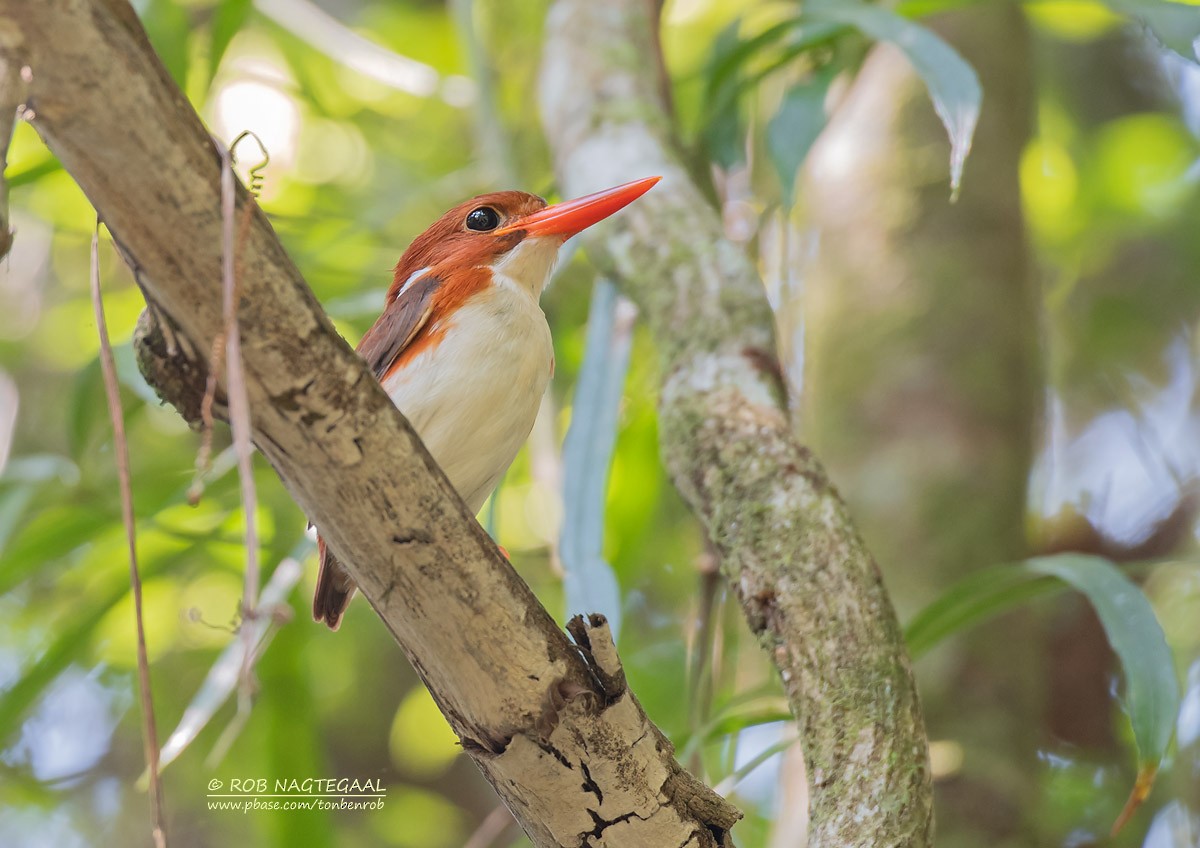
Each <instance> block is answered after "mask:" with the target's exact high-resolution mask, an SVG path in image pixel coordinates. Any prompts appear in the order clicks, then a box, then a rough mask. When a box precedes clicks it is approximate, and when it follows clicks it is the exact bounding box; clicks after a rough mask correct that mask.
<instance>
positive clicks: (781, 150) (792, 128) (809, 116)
mask: <svg viewBox="0 0 1200 848" xmlns="http://www.w3.org/2000/svg"><path fill="white" fill-rule="evenodd" d="M830 79H831V75H830V74H827V73H818V74H814V75H813V76H811V77H810V78H808V79H806V80H804V81H803V82H801V83H799V84H797V85H794V86H792V87H791V88H790V89H788V91H787V93H786V94H785V95H784V96H783V102H782V103H780V104H779V111H778V112H776V113H775V115H774V116H773V117H772V118H771V120H770V122H769V123H768V124H767V135H766V141H767V152H768V154H769V155H770V158H771V164H772V165H773V166H774V167H775V173H776V174H777V175H778V177H779V183H780V185H781V186H782V188H783V201H784V206H785V207H791V205H792V203H793V201H794V200H795V195H796V172H797V171H798V170H799V169H800V165H801V164H802V163H803V162H804V157H805V156H807V155H808V151H809V149H810V148H811V147H812V146H813V142H815V141H816V140H817V136H818V135H820V134H821V130H822V129H824V127H825V94H826V93H827V92H828V91H829V81H830Z"/></svg>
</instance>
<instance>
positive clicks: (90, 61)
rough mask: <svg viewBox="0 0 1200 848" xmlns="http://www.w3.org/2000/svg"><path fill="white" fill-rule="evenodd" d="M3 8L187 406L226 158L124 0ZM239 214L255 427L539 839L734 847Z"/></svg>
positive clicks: (635, 709)
mask: <svg viewBox="0 0 1200 848" xmlns="http://www.w3.org/2000/svg"><path fill="white" fill-rule="evenodd" d="M0 19H2V20H3V21H4V26H3V27H2V28H0V58H2V59H3V60H4V61H5V62H6V63H7V67H9V68H23V67H27V68H28V69H29V80H28V87H27V89H26V97H27V101H26V103H27V106H28V112H27V117H30V119H31V120H32V121H33V123H34V126H35V127H36V128H37V130H38V131H39V132H40V133H41V134H42V137H43V138H44V139H45V140H46V142H47V144H48V145H49V146H50V148H51V149H52V150H53V151H54V152H55V153H56V154H57V155H58V157H59V159H60V161H61V162H62V163H63V166H64V167H65V168H66V169H67V170H68V172H70V173H71V175H72V176H73V177H74V178H75V179H76V181H77V182H78V183H79V184H80V186H81V187H82V188H83V190H84V191H85V192H86V193H87V195H88V197H89V198H90V199H91V201H92V203H93V204H94V205H95V207H96V209H97V210H99V212H100V214H101V216H102V217H103V219H104V221H105V223H106V224H107V226H108V228H109V230H110V232H111V233H112V234H113V237H114V238H115V239H116V240H117V242H118V243H119V245H120V246H121V249H122V251H123V253H124V255H125V257H126V259H127V260H128V261H129V263H130V264H131V267H133V269H134V272H135V274H136V277H137V280H138V283H139V284H140V285H141V286H142V288H143V290H144V292H145V293H146V295H147V297H148V299H149V300H150V301H151V302H152V305H153V307H154V308H155V310H157V311H159V312H161V313H162V314H163V315H164V316H166V320H164V321H160V322H158V326H157V331H156V332H157V333H160V334H162V333H165V335H156V334H155V331H154V328H152V327H148V328H146V329H149V330H151V331H152V332H151V338H150V339H148V340H147V341H148V342H149V343H147V344H143V345H142V346H141V350H140V351H139V353H140V356H141V358H142V360H143V363H144V364H146V365H147V366H151V367H148V368H147V371H148V374H149V376H150V378H151V379H152V380H154V381H155V382H156V384H157V385H158V387H159V388H160V389H161V390H162V391H163V392H164V394H165V395H166V396H167V397H169V398H170V399H171V400H172V402H175V403H177V404H179V406H180V408H181V409H183V410H185V411H187V410H195V409H197V408H198V397H199V395H198V394H197V392H198V391H200V390H201V386H202V384H203V375H204V373H205V370H206V367H207V366H206V363H205V361H204V357H205V356H206V355H207V351H208V350H209V349H210V346H211V343H212V339H213V338H214V337H215V336H216V335H217V334H218V333H219V332H220V330H221V328H222V316H221V257H222V254H221V244H222V242H221V237H220V226H221V212H220V188H219V178H220V157H219V156H218V155H217V152H216V150H215V149H214V147H213V144H212V142H211V140H210V138H209V136H208V134H207V133H206V132H205V129H204V127H203V126H202V124H201V123H200V120H199V118H198V117H197V116H196V114H195V112H194V111H193V110H192V108H191V106H190V105H188V102H187V100H186V99H185V98H184V97H183V95H182V94H181V93H180V92H179V90H178V89H177V88H176V87H175V85H174V84H173V83H172V82H171V81H170V79H169V77H168V75H167V73H166V71H165V70H164V69H163V67H162V65H161V63H160V62H159V61H158V59H157V57H156V56H155V55H154V53H153V51H152V49H151V48H150V46H149V44H148V42H147V41H146V38H145V34H144V33H143V32H142V29H141V26H140V25H139V23H138V20H137V17H136V16H135V15H134V13H133V10H132V9H131V8H130V6H129V5H128V3H127V2H126V0H38V2H34V3H29V2H26V0H0ZM30 113H31V114H30ZM246 203H247V199H246V195H245V192H244V191H239V197H238V207H239V212H238V214H239V215H240V214H241V213H240V210H241V209H244V208H245V205H246ZM252 215H253V217H252V221H251V224H250V227H249V231H248V233H247V236H246V238H245V241H244V245H243V247H242V252H241V254H240V256H239V257H238V268H239V271H240V275H241V277H240V283H241V287H242V293H241V294H242V296H241V302H240V306H239V321H240V324H241V330H242V338H243V346H242V347H243V357H244V364H245V372H246V383H247V389H248V393H249V399H250V407H251V411H252V417H253V427H254V431H255V440H256V442H257V444H258V446H259V448H260V449H261V450H262V452H263V453H264V454H265V455H266V456H267V458H268V459H269V460H270V461H271V463H272V464H273V465H274V466H275V468H276V469H277V470H278V472H279V474H280V476H281V477H282V478H283V481H284V483H285V484H286V485H287V486H288V488H289V489H290V491H291V492H292V494H293V495H294V496H295V498H296V500H297V502H298V503H299V504H300V506H301V507H302V508H303V509H304V511H305V512H306V513H307V514H308V515H309V516H311V517H312V519H313V520H314V522H315V523H316V524H317V525H318V526H319V527H320V528H321V530H322V533H323V534H324V536H325V538H326V539H327V540H328V542H329V544H330V545H332V546H333V549H334V550H335V551H336V552H337V554H338V557H339V559H341V560H342V561H343V562H344V563H345V564H346V566H347V567H348V568H349V569H350V571H351V574H352V575H353V577H354V578H355V579H356V580H357V582H358V585H359V587H360V588H361V590H362V592H363V594H364V595H365V596H366V598H367V600H368V601H370V602H371V605H372V606H373V607H374V608H375V610H376V611H377V612H378V613H379V615H380V617H381V618H382V619H383V620H384V622H385V623H386V624H387V626H388V628H389V629H390V630H391V631H392V633H393V634H394V636H395V637H396V640H397V642H399V644H400V645H401V647H402V648H403V649H404V651H405V653H406V654H407V655H408V657H409V659H410V660H411V662H412V664H413V667H414V668H415V669H416V670H417V673H418V674H420V675H421V677H422V679H423V680H424V681H425V683H426V684H427V685H428V686H429V688H430V691H431V692H432V693H433V695H434V698H435V699H436V700H437V702H438V704H439V706H440V707H441V709H442V711H443V712H444V713H445V715H446V716H447V718H448V719H449V721H450V723H451V725H452V726H453V727H454V730H455V731H456V733H458V735H459V737H460V739H461V740H462V743H463V746H464V748H466V750H467V752H468V753H469V754H470V755H471V756H472V758H473V759H474V760H475V762H476V764H477V765H478V766H479V768H480V769H481V770H482V771H483V773H484V775H485V776H486V777H487V778H488V780H489V781H491V782H492V784H493V785H494V786H495V788H496V791H497V792H498V793H499V794H500V796H501V797H502V798H503V799H504V801H505V803H506V804H507V805H508V806H509V808H510V809H511V810H512V812H513V814H514V815H515V816H516V818H517V820H518V821H519V822H520V823H521V825H522V826H523V827H524V828H525V830H526V832H527V833H528V834H529V836H530V838H531V839H532V840H533V842H534V844H535V845H537V846H547V848H557V846H579V845H592V846H601V845H608V846H618V845H620V846H646V847H647V848H660V846H664V845H684V844H687V845H693V844H695V845H700V846H725V845H730V844H732V843H731V842H730V840H729V835H728V829H729V827H730V826H731V825H732V824H733V822H734V821H735V820H736V818H737V816H738V814H737V812H736V810H734V809H733V808H732V807H731V806H730V805H729V804H727V803H726V802H725V801H723V800H722V799H720V798H719V797H718V796H716V795H715V794H714V793H712V791H711V790H709V789H707V788H706V787H704V786H703V785H701V784H699V783H698V782H697V781H696V780H695V779H694V778H692V777H690V776H689V775H688V774H687V773H686V772H684V771H682V770H681V769H680V767H679V766H678V764H677V763H676V762H675V760H674V758H673V755H672V751H671V746H670V744H669V743H668V742H667V741H666V739H665V738H664V737H663V736H662V734H661V733H659V731H658V730H657V729H656V728H655V727H654V726H653V725H652V724H651V723H650V721H649V720H648V719H647V718H646V716H645V714H644V713H643V712H642V710H641V707H640V706H639V705H638V703H637V701H636V700H635V699H634V697H633V695H632V693H631V692H629V691H628V690H627V689H626V688H625V686H624V682H623V680H624V679H623V676H622V675H621V674H620V667H619V664H618V661H617V658H616V653H615V649H613V648H612V645H611V639H610V637H609V635H608V630H607V625H605V624H604V622H603V620H601V619H593V620H591V621H590V622H587V623H581V624H580V625H579V626H577V627H576V628H575V629H576V631H577V632H578V636H577V638H579V639H581V640H583V642H584V643H585V644H583V645H580V646H575V645H572V644H571V643H570V642H569V641H568V640H567V638H566V635H565V634H564V633H563V632H562V631H561V630H560V629H559V628H558V627H557V626H556V625H555V624H554V621H553V620H552V619H551V618H550V616H549V615H548V614H547V613H546V611H545V610H544V609H543V608H542V607H541V605H540V604H539V603H538V601H537V599H536V598H535V597H534V596H533V594H532V593H531V592H530V590H529V588H528V587H527V586H526V585H525V583H524V582H523V581H521V579H520V578H519V577H518V576H517V575H516V573H515V572H514V571H513V569H512V567H511V566H510V565H509V564H508V562H507V561H506V560H505V559H504V557H503V556H501V555H500V553H499V551H498V549H497V548H496V546H495V544H494V543H493V542H492V541H491V539H489V538H488V536H487V534H485V533H484V532H483V530H482V528H480V527H479V525H478V524H477V523H476V522H475V521H474V519H473V517H472V516H471V515H470V514H469V513H468V512H467V510H466V507H465V506H464V505H463V503H462V501H461V500H460V499H459V498H458V497H457V496H456V495H455V494H454V492H453V490H452V489H451V488H450V486H449V484H448V483H447V482H446V480H445V477H444V476H443V475H442V473H441V471H440V470H439V469H438V468H437V466H436V465H435V464H434V463H433V461H432V460H431V459H430V458H429V455H428V453H427V452H426V451H425V449H424V448H423V446H422V445H421V444H420V442H419V440H418V439H417V438H416V436H415V435H414V434H413V432H412V430H411V429H410V428H409V427H408V425H407V423H406V422H405V421H404V420H403V418H402V417H401V416H400V415H399V413H397V412H396V410H395V408H394V407H393V406H392V404H391V403H390V402H389V400H388V398H387V396H386V395H385V394H384V393H383V391H382V390H381V389H380V387H379V385H378V383H377V382H376V381H375V380H374V379H372V378H371V376H370V374H369V372H368V371H367V369H366V368H365V366H364V364H363V363H362V361H361V360H359V358H358V357H357V356H356V355H355V354H354V352H353V351H352V350H351V349H350V347H349V346H348V345H347V344H346V343H345V342H344V341H343V340H342V339H341V338H340V337H339V336H338V335H337V333H336V332H335V331H334V329H333V326H332V325H331V324H330V322H329V320H328V319H327V318H326V316H325V315H324V313H323V312H322V311H321V308H320V306H319V305H318V304H317V302H316V300H315V299H314V298H313V296H312V293H311V292H310V291H309V290H308V288H307V287H306V286H305V285H304V282H303V280H302V279H301V277H300V274H299V272H298V271H297V270H296V268H295V266H294V265H293V264H292V263H291V260H290V259H289V258H288V256H287V255H286V254H285V253H284V251H283V248H282V247H281V246H280V244H279V242H278V240H277V239H276V237H275V235H274V233H273V232H272V230H271V227H270V224H269V223H268V222H267V220H266V218H265V217H264V216H263V215H262V214H261V213H260V212H259V211H258V210H257V209H255V210H254V211H253V213H252ZM197 351H199V352H202V353H201V354H199V355H197V354H196V352H197ZM180 358H182V360H181V359H180ZM155 375H158V376H155ZM196 378H199V379H196ZM364 685H370V681H369V679H368V680H365V681H364Z"/></svg>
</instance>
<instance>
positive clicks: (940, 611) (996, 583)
mask: <svg viewBox="0 0 1200 848" xmlns="http://www.w3.org/2000/svg"><path fill="white" fill-rule="evenodd" d="M1065 588H1066V587H1065V586H1063V585H1062V583H1060V582H1059V581H1057V580H1054V579H1052V578H1049V577H1044V576H1042V575H1039V574H1034V573H1032V572H1031V571H1029V570H1028V569H1026V568H1023V567H1021V565H1019V564H1017V565H999V566H996V567H994V568H988V569H985V570H983V571H979V572H977V573H975V574H972V575H971V576H970V577H968V578H966V579H965V580H961V581H959V582H958V583H956V584H954V585H953V586H951V587H950V588H949V589H948V590H947V591H946V592H945V594H943V595H942V596H941V597H939V598H938V599H937V600H936V601H934V602H933V603H931V604H930V605H929V606H927V607H925V609H923V610H921V611H920V612H919V613H917V615H916V616H915V617H914V618H913V619H912V621H911V622H909V624H908V627H907V628H906V629H905V631H904V641H905V642H906V643H907V645H908V653H909V656H911V657H912V658H913V659H914V660H916V659H919V658H920V657H922V656H924V655H925V654H926V653H928V652H929V651H930V650H931V649H932V648H933V647H935V646H936V645H937V644H938V643H940V642H941V641H942V640H943V639H945V638H946V637H947V636H951V635H953V634H955V633H957V632H958V631H960V630H963V629H965V628H967V627H972V626H974V625H977V624H982V623H983V622H985V621H987V620H988V619H990V618H994V617H995V616H997V615H1000V614H1001V613H1004V612H1008V611H1009V610H1011V609H1014V608H1016V607H1018V606H1020V605H1021V604H1023V603H1025V602H1026V601H1031V600H1033V599H1034V598H1039V597H1042V596H1045V595H1050V594H1056V593H1061V592H1062V591H1063V590H1064V589H1065Z"/></svg>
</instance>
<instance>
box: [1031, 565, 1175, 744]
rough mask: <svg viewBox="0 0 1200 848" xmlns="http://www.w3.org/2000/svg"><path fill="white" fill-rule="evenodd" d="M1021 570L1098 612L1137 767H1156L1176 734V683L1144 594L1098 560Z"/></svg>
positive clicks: (1165, 645)
mask: <svg viewBox="0 0 1200 848" xmlns="http://www.w3.org/2000/svg"><path fill="white" fill-rule="evenodd" d="M1024 567H1025V568H1028V569H1029V570H1030V571H1032V572H1033V573H1035V574H1041V575H1045V576H1047V577H1056V578H1058V579H1059V580H1062V581H1063V582H1064V583H1067V584H1069V585H1070V586H1071V587H1072V588H1074V589H1076V590H1077V591H1079V592H1082V593H1083V594H1084V595H1085V596H1086V597H1087V599H1088V601H1089V602H1090V603H1091V605H1092V608H1093V609H1095V610H1096V615H1097V616H1098V617H1099V618H1100V623H1101V624H1102V625H1103V626H1104V633H1105V635H1106V636H1107V637H1108V643H1109V644H1110V645H1111V646H1112V649H1113V652H1114V653H1115V654H1116V655H1117V658H1118V659H1119V660H1120V662H1121V666H1122V668H1123V669H1124V671H1125V704H1126V708H1127V709H1128V711H1129V721H1130V723H1131V724H1132V725H1133V737H1134V741H1135V742H1136V743H1137V747H1138V759H1139V763H1138V765H1139V766H1140V767H1144V766H1146V765H1150V764H1153V765H1154V766H1155V767H1157V765H1158V763H1159V762H1160V761H1161V760H1162V758H1163V756H1164V755H1165V754H1166V752H1167V746H1168V745H1170V744H1171V737H1172V735H1173V734H1174V732H1175V718H1176V716H1177V715H1178V714H1179V681H1178V680H1177V678H1176V676H1175V663H1174V660H1173V658H1172V656H1171V649H1170V648H1168V647H1167V640H1166V637H1164V636H1163V631H1162V628H1161V627H1160V626H1159V624H1158V619H1156V618H1155V617H1154V610H1153V609H1152V608H1151V606H1150V602H1149V601H1148V600H1147V599H1146V596H1145V594H1143V592H1142V590H1141V589H1139V588H1138V587H1137V585H1135V584H1134V583H1133V581H1131V580H1130V579H1129V578H1128V577H1126V576H1125V575H1124V574H1122V573H1121V571H1120V569H1118V568H1117V567H1116V566H1115V565H1113V564H1112V563H1111V562H1109V561H1108V560H1106V559H1103V558H1101V557H1094V556H1083V555H1064V556H1056V557H1039V558H1037V559H1032V560H1029V561H1028V562H1027V563H1025V565H1024Z"/></svg>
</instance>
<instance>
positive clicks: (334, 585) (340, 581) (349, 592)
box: [313, 536, 354, 630]
mask: <svg viewBox="0 0 1200 848" xmlns="http://www.w3.org/2000/svg"><path fill="white" fill-rule="evenodd" d="M317 552H318V554H319V555H320V561H321V565H320V570H319V571H318V572H317V591H316V593H315V594H314V595H313V620H314V621H323V622H325V623H326V624H327V625H329V629H330V630H337V629H338V627H340V626H341V623H342V613H344V612H345V611H346V607H347V606H349V605H350V598H351V597H352V596H353V595H354V581H353V580H351V579H350V575H349V573H347V571H346V569H345V568H343V567H342V564H341V563H340V562H338V561H337V557H335V556H334V555H333V552H332V551H330V550H329V548H328V547H326V546H325V540H324V539H322V538H321V537H320V536H318V537H317Z"/></svg>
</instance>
